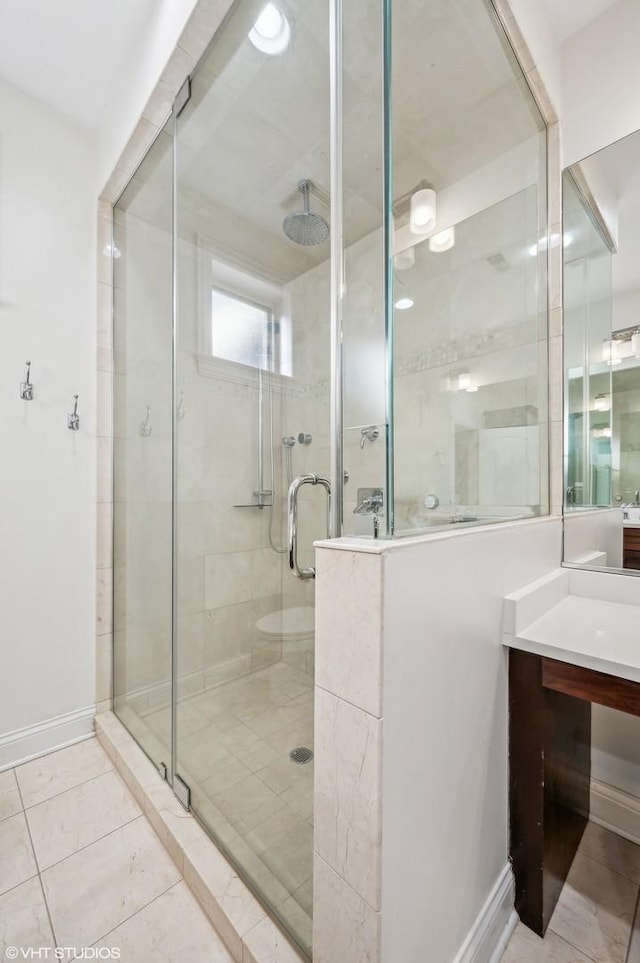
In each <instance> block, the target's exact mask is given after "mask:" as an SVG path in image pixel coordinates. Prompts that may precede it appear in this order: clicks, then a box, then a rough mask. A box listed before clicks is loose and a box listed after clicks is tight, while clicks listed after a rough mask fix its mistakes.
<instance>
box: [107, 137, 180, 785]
mask: <svg viewBox="0 0 640 963" xmlns="http://www.w3.org/2000/svg"><path fill="white" fill-rule="evenodd" d="M171 146H172V137H171V132H170V128H169V127H167V128H166V129H165V130H163V131H162V132H161V133H160V135H159V137H158V138H157V140H156V141H155V143H154V144H153V146H152V147H151V149H150V151H149V153H148V154H147V156H146V157H145V159H144V161H143V162H142V164H141V165H140V167H139V168H138V170H137V171H136V174H135V175H134V177H133V178H132V180H131V181H130V182H129V184H128V186H127V188H126V189H125V191H124V192H123V194H122V196H121V197H120V199H119V200H118V202H117V204H116V205H115V207H114V237H113V245H114V251H113V257H114V260H113V265H114V270H113V276H114V292H113V293H114V363H115V371H114V376H113V379H114V381H113V384H114V431H113V434H114V499H113V501H114V506H113V509H114V585H113V600H114V711H115V713H116V715H117V716H118V717H119V718H120V720H121V721H122V722H123V723H124V725H125V726H126V727H127V728H128V729H129V731H130V732H131V734H132V735H133V736H134V738H135V739H136V740H137V741H138V743H139V744H140V745H141V746H142V748H143V749H144V750H145V752H146V753H147V755H148V756H150V758H151V759H152V760H153V761H154V763H155V764H156V765H157V766H158V767H162V765H163V764H164V765H165V766H166V767H167V768H169V767H170V764H171V702H172V678H171V642H172V627H171V623H172V607H171V585H172V581H171V580H172V526H171V514H172V490H171V464H172V444H171V430H172V429H171V423H172V387H171V371H172V331H171V329H172V323H171V319H172V282H171V276H172V272H171V265H172V243H173V239H172V223H171V209H172V179H173V168H172V151H171Z"/></svg>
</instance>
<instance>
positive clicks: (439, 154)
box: [113, 0, 548, 955]
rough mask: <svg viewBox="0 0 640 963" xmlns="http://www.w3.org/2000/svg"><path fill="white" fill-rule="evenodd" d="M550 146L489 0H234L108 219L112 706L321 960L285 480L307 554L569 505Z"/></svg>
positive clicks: (308, 681)
mask: <svg viewBox="0 0 640 963" xmlns="http://www.w3.org/2000/svg"><path fill="white" fill-rule="evenodd" d="M460 77H462V79H463V81H464V82H461V81H460ZM469 91H474V94H473V96H472V97H470V95H469ZM545 165H546V138H545V128H544V124H543V122H542V120H541V117H540V115H539V113H538V111H537V108H536V107H535V104H534V103H533V100H532V98H531V96H530V94H529V92H528V89H527V87H526V84H525V83H524V79H523V76H522V73H521V71H520V68H519V67H518V65H517V63H516V61H515V59H514V57H513V54H512V52H511V50H510V47H509V45H508V43H507V41H506V38H505V36H504V33H503V32H502V29H501V27H500V25H499V22H498V20H497V18H496V15H495V12H494V10H493V7H492V5H491V4H490V3H488V2H484V0H454V2H450V3H447V4H442V3H440V2H430V3H426V4H423V3H419V4H416V3H415V2H414V0H393V2H390V0H386V2H380V3H362V2H354V3H351V2H350V3H348V4H344V6H343V5H342V4H341V3H340V2H339V0H313V2H310V0H283V2H277V3H269V4H266V5H265V3H264V2H263V0H260V2H257V0H236V2H235V3H233V4H232V5H231V8H230V10H229V12H228V14H227V17H226V18H225V20H224V22H223V24H222V25H221V27H220V28H219V30H218V32H217V34H216V36H215V38H214V40H213V41H212V43H211V45H210V47H209V49H208V51H207V52H206V53H205V55H204V56H203V58H202V60H201V62H200V64H199V65H198V67H197V70H196V71H195V73H194V74H193V76H192V77H191V79H190V83H188V84H187V85H185V87H184V88H183V90H182V91H181V92H180V94H179V96H178V98H177V99H176V103H175V104H174V109H173V112H172V115H171V117H170V118H168V120H167V123H166V125H165V127H164V128H163V130H162V131H161V133H160V134H159V136H158V137H157V139H156V141H155V142H154V144H153V146H152V147H151V149H150V150H149V152H148V154H147V155H146V157H145V158H144V160H143V162H142V163H141V165H140V167H139V168H138V170H137V171H136V172H135V174H134V176H133V177H132V179H131V181H130V183H129V184H128V186H127V187H126V189H125V190H124V192H123V194H122V195H121V197H120V199H119V200H118V202H117V204H116V205H115V208H114V239H113V256H114V342H115V343H114V348H115V359H116V360H115V373H114V387H115V390H114V399H115V400H114V458H115V465H114V479H115V481H114V485H115V491H114V527H115V529H114V545H115V551H114V559H115V561H114V627H115V628H114V710H115V712H116V713H117V715H118V716H119V718H120V719H121V720H122V722H123V723H124V724H125V725H126V726H127V728H128V729H129V731H130V732H131V733H132V734H133V735H134V737H135V738H136V739H137V741H138V742H139V744H140V745H141V746H142V748H143V749H144V750H145V752H146V753H147V754H148V755H149V757H150V758H151V759H152V760H153V761H154V763H155V764H156V766H157V767H158V769H159V771H160V772H161V773H162V774H163V775H166V778H168V779H169V780H170V782H171V784H172V785H173V788H174V790H175V792H176V794H177V795H178V796H179V798H180V799H181V800H182V802H183V803H184V805H185V806H188V807H189V808H190V810H191V811H192V812H193V814H194V815H195V816H196V817H197V818H198V819H199V820H200V822H201V823H202V824H203V826H204V827H205V828H206V829H207V831H208V832H209V833H210V835H211V836H212V838H213V839H214V841H215V842H216V844H217V845H218V846H219V847H220V848H221V849H222V850H223V851H224V852H225V854H226V855H227V856H228V858H229V859H230V861H231V862H232V863H233V864H234V866H235V867H236V868H237V870H238V872H239V873H240V875H241V876H242V878H243V879H244V881H245V882H246V884H247V885H248V886H249V887H250V888H251V889H252V890H253V891H254V892H255V894H256V895H257V897H258V898H259V899H260V900H261V901H262V903H263V904H264V905H265V906H266V907H267V909H268V910H269V912H270V913H271V914H272V915H273V917H274V918H275V919H276V920H278V921H279V923H280V924H281V926H282V928H283V929H284V930H285V932H286V933H287V934H288V936H289V938H290V939H291V940H292V941H293V942H294V943H295V945H296V946H297V947H298V948H299V949H300V950H301V951H302V952H303V953H305V954H307V955H310V954H311V942H312V941H311V932H312V905H313V894H312V854H313V749H314V741H313V740H314V731H313V685H314V678H313V671H314V582H313V578H311V577H306V578H299V577H295V573H294V572H293V571H292V569H291V559H290V553H289V525H288V514H289V511H288V510H289V508H290V504H289V494H288V493H289V490H290V487H291V483H292V482H294V480H295V479H298V480H300V479H303V480H305V484H302V485H301V487H299V488H298V492H297V505H296V507H297V555H296V559H295V562H296V564H297V568H298V570H299V572H300V571H301V572H302V573H303V574H305V573H306V574H307V575H310V574H311V570H312V567H313V564H314V552H313V543H314V541H315V540H317V539H320V538H326V537H327V535H330V536H332V537H333V536H338V535H351V536H354V537H369V538H371V537H374V536H377V537H387V538H389V537H392V536H394V535H400V534H415V533H417V532H426V533H429V532H431V533H437V532H438V531H440V530H442V526H445V525H446V526H453V527H457V528H461V527H472V526H474V525H477V524H481V523H486V522H487V521H492V522H498V521H501V520H503V519H505V518H513V517H521V516H523V515H532V514H541V513H545V512H546V511H547V510H548V493H547V487H546V484H547V483H546V443H547V440H546V419H547V412H546V391H547V385H546V297H545V263H546V189H545ZM425 198H426V199H427V200H428V201H429V203H431V202H432V201H434V200H437V205H436V206H437V213H436V212H434V220H433V224H431V226H430V227H429V226H428V225H426V223H425V222H424V221H423V222H422V223H419V221H420V218H419V217H418V218H417V219H416V212H417V213H418V214H420V211H421V210H422V209H421V208H420V203H419V202H420V201H421V199H425ZM422 213H424V211H422ZM514 466H516V467H517V471H514V470H513V469H514ZM509 472H511V474H510V475H509ZM507 477H510V479H511V480H510V481H509V482H508V483H507V481H506V479H507ZM318 479H320V480H321V481H320V482H319V483H314V482H318ZM325 480H326V481H325ZM295 487H296V486H294V488H295ZM327 487H330V489H331V501H330V502H329V501H328V499H327ZM328 510H329V511H328Z"/></svg>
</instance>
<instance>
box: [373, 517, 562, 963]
mask: <svg viewBox="0 0 640 963" xmlns="http://www.w3.org/2000/svg"><path fill="white" fill-rule="evenodd" d="M560 539H561V521H560V519H557V518H551V519H544V520H539V521H535V522H530V523H521V524H515V525H504V526H500V527H498V528H496V529H495V530H492V531H486V532H482V533H475V534H469V533H464V534H461V535H460V536H459V537H454V538H445V539H426V540H424V541H423V542H421V543H420V544H414V545H404V546H403V545H398V546H397V547H396V548H394V549H393V550H392V551H389V552H388V553H386V554H385V558H384V563H385V566H384V627H383V639H384V642H383V645H384V668H383V677H384V694H383V702H384V704H383V718H384V750H383V790H382V799H383V832H382V840H383V853H382V906H383V922H382V941H383V953H382V963H394V961H399V960H422V959H429V960H434V961H435V960H438V961H439V963H440V961H441V963H450V961H452V960H454V959H456V958H457V953H458V951H459V950H460V948H461V946H462V944H463V941H464V940H465V938H466V937H467V936H468V934H469V931H470V930H471V928H472V926H473V924H474V922H475V921H476V918H477V916H478V914H479V912H480V910H481V908H482V906H483V904H484V903H485V901H486V899H487V897H488V896H489V894H490V892H491V890H492V888H493V887H494V885H495V884H496V881H497V879H498V877H499V876H500V874H501V873H503V872H504V870H505V866H506V864H507V856H508V810H507V802H508V801H507V654H506V652H505V649H504V648H503V646H502V645H501V641H500V640H501V620H502V605H503V598H504V596H505V595H506V594H508V593H509V592H512V591H514V590H515V589H517V588H518V587H519V586H522V585H525V584H526V583H527V582H529V581H530V580H532V579H537V578H540V577H542V576H543V575H545V574H546V573H548V572H549V571H551V570H552V569H553V568H555V567H556V566H557V564H558V559H559V558H560Z"/></svg>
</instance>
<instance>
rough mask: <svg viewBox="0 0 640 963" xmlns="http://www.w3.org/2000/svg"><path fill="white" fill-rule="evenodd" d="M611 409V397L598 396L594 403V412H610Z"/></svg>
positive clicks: (606, 395)
mask: <svg viewBox="0 0 640 963" xmlns="http://www.w3.org/2000/svg"><path fill="white" fill-rule="evenodd" d="M610 409H611V396H610V395H608V394H605V393H603V394H600V395H596V396H595V398H594V401H593V410H594V411H609V410H610Z"/></svg>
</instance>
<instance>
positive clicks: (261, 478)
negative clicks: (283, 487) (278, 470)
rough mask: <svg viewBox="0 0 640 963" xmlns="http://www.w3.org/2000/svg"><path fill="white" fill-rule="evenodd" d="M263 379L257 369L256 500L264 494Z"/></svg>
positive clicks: (260, 371)
mask: <svg viewBox="0 0 640 963" xmlns="http://www.w3.org/2000/svg"><path fill="white" fill-rule="evenodd" d="M263 418H264V377H263V374H262V368H258V492H257V496H258V500H259V501H260V500H261V498H262V495H263V494H264V451H263V448H264V437H263V436H264V425H263Z"/></svg>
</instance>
